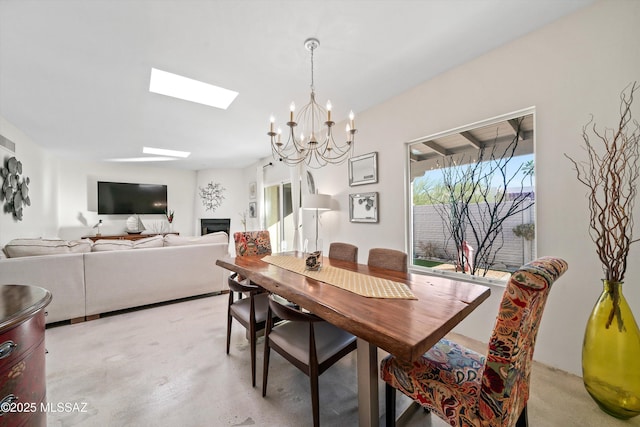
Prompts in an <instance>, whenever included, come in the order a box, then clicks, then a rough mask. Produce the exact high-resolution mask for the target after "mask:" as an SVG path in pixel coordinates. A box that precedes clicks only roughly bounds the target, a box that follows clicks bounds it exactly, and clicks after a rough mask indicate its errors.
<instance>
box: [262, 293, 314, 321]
mask: <svg viewBox="0 0 640 427" xmlns="http://www.w3.org/2000/svg"><path fill="white" fill-rule="evenodd" d="M279 298H280V297H275V296H274V295H269V308H271V310H272V311H273V313H274V314H275V315H276V317H277V318H279V319H281V320H289V321H292V322H321V321H322V319H321V318H319V317H318V316H316V315H315V314H313V313H306V312H304V311H301V310H300V309H298V308H297V307H293V306H291V305H288V302H287V301H286V300H282V301H280V299H279Z"/></svg>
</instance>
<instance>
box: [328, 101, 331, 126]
mask: <svg viewBox="0 0 640 427" xmlns="http://www.w3.org/2000/svg"><path fill="white" fill-rule="evenodd" d="M330 121H331V101H327V122H330Z"/></svg>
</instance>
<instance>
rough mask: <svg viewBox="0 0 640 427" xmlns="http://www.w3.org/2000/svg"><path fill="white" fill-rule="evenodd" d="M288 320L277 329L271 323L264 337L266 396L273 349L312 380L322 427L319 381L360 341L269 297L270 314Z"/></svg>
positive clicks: (315, 422) (313, 404)
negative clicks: (270, 356)
mask: <svg viewBox="0 0 640 427" xmlns="http://www.w3.org/2000/svg"><path fill="white" fill-rule="evenodd" d="M272 311H273V313H274V315H275V316H277V318H278V319H282V320H285V322H281V323H279V324H278V325H275V326H274V325H273V323H274V322H273V317H272V316H268V318H270V319H271V320H269V321H268V322H267V328H266V329H265V335H264V369H263V370H262V396H263V397H264V396H266V395H267V378H268V376H269V354H270V350H271V349H272V348H273V349H274V350H275V351H276V352H277V353H279V354H280V355H281V356H282V357H284V358H285V359H287V360H288V361H289V362H290V363H291V364H293V365H294V366H295V367H297V368H298V369H300V370H301V371H302V372H303V373H304V374H305V375H307V376H308V377H309V382H310V385H311V407H312V412H313V425H314V427H317V426H319V425H320V394H319V390H318V377H319V376H320V375H321V374H322V373H323V372H324V371H326V370H327V369H329V368H330V367H331V366H332V365H333V364H335V363H336V362H337V361H339V360H340V359H342V358H343V357H344V356H346V355H347V354H349V353H351V352H352V351H353V350H355V349H356V345H357V344H356V337H355V336H353V335H351V334H350V333H349V332H346V331H343V330H342V329H340V328H338V327H336V326H333V325H332V324H330V323H328V322H325V321H324V320H322V319H321V318H319V317H318V316H316V315H314V314H312V313H308V312H304V311H302V310H300V309H298V308H297V307H295V306H293V305H291V304H289V303H288V302H287V301H286V300H284V299H282V298H280V297H278V296H271V297H269V314H271V312H272Z"/></svg>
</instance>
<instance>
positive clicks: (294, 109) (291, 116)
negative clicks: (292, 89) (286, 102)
mask: <svg viewBox="0 0 640 427" xmlns="http://www.w3.org/2000/svg"><path fill="white" fill-rule="evenodd" d="M289 111H290V113H289V121H290V122H292V123H293V113H294V111H296V104H295V102H293V101H291V105H290V106H289Z"/></svg>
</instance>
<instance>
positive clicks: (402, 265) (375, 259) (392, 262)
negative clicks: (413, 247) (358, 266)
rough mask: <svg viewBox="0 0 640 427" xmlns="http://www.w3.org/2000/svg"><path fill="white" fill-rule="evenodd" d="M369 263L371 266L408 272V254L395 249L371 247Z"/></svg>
mask: <svg viewBox="0 0 640 427" xmlns="http://www.w3.org/2000/svg"><path fill="white" fill-rule="evenodd" d="M367 264H368V265H369V266H371V267H380V268H386V269H388V270H396V271H402V272H404V273H406V272H407V254H406V253H404V252H402V251H397V250H395V249H385V248H371V249H369V258H368V260H367Z"/></svg>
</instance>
